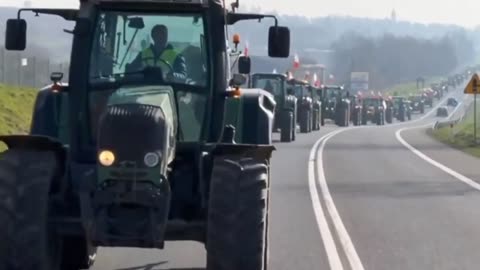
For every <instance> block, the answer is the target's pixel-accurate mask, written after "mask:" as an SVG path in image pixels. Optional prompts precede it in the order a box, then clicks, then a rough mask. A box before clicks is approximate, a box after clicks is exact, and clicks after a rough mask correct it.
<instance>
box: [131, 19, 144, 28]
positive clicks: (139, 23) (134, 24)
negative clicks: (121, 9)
mask: <svg viewBox="0 0 480 270" xmlns="http://www.w3.org/2000/svg"><path fill="white" fill-rule="evenodd" d="M128 27H130V28H133V29H143V28H145V23H144V22H143V18H142V17H133V18H129V19H128Z"/></svg>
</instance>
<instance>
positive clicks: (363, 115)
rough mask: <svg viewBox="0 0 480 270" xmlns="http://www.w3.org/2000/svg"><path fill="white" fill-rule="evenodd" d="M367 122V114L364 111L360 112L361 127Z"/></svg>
mask: <svg viewBox="0 0 480 270" xmlns="http://www.w3.org/2000/svg"><path fill="white" fill-rule="evenodd" d="M367 122H368V117H367V113H366V112H365V111H362V125H363V126H365V125H366V124H367Z"/></svg>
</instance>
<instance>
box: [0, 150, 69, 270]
mask: <svg viewBox="0 0 480 270" xmlns="http://www.w3.org/2000/svg"><path fill="white" fill-rule="evenodd" d="M57 170H58V164H57V161H56V158H55V154H54V153H53V152H48V151H42V152H38V151H30V150H17V149H12V150H7V151H5V152H3V153H1V154H0V224H2V229H1V230H0V269H15V270H31V269H35V270H58V269H60V264H61V260H62V243H61V242H62V241H61V237H60V236H59V235H58V234H56V232H55V230H54V226H52V225H51V224H49V223H48V217H49V211H50V209H49V192H50V184H51V182H52V180H53V178H54V177H55V174H56V172H57Z"/></svg>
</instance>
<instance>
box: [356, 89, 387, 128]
mask: <svg viewBox="0 0 480 270" xmlns="http://www.w3.org/2000/svg"><path fill="white" fill-rule="evenodd" d="M362 102H363V110H362V125H366V124H368V122H371V123H374V124H376V125H379V126H380V125H385V110H386V108H387V104H386V102H385V100H384V99H383V98H382V97H379V96H368V97H364V98H363V99H362Z"/></svg>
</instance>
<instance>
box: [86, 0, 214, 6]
mask: <svg viewBox="0 0 480 270" xmlns="http://www.w3.org/2000/svg"><path fill="white" fill-rule="evenodd" d="M89 1H90V2H93V3H96V4H100V3H118V4H121V3H152V4H183V5H185V4H191V5H202V6H206V5H208V4H213V5H222V3H221V0H80V2H89Z"/></svg>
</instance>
